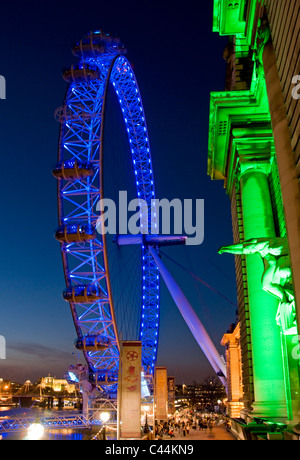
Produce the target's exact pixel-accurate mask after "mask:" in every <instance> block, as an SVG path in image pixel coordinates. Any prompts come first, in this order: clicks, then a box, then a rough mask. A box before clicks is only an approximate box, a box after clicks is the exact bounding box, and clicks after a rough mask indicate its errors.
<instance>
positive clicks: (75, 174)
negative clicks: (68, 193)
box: [52, 160, 95, 180]
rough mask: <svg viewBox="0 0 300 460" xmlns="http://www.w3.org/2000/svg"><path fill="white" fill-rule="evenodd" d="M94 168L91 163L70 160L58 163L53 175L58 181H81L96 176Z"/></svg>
mask: <svg viewBox="0 0 300 460" xmlns="http://www.w3.org/2000/svg"><path fill="white" fill-rule="evenodd" d="M94 172H95V171H94V168H93V165H92V164H91V163H88V162H84V161H79V160H68V161H63V162H60V163H58V164H57V165H56V166H55V167H54V168H53V170H52V174H53V176H54V177H56V179H65V180H80V179H85V178H86V177H89V176H92V175H93V174H94Z"/></svg>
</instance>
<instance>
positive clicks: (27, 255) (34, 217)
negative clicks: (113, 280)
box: [0, 0, 236, 383]
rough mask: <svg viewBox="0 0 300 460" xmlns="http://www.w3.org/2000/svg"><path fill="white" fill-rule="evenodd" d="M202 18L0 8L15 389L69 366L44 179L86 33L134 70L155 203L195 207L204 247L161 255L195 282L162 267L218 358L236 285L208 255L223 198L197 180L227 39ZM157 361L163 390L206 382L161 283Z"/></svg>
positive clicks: (1, 301) (185, 5) (188, 8)
mask: <svg viewBox="0 0 300 460" xmlns="http://www.w3.org/2000/svg"><path fill="white" fill-rule="evenodd" d="M196 3H197V8H196V7H195V6H196ZM212 10H213V0H210V1H208V2H195V1H185V2H182V3H178V2H177V3H176V4H175V2H174V3H173V2H170V1H169V0H164V1H151V2H150V1H141V0H138V1H137V0H127V1H126V0H123V1H119V0H115V1H113V2H108V1H101V0H97V1H94V0H90V1H89V2H76V1H73V2H71V1H70V2H66V1H60V2H58V1H52V2H48V1H43V2H37V1H31V2H20V1H19V2H14V1H12V2H5V3H3V4H2V5H1V19H0V21H1V24H0V74H1V75H3V76H4V77H5V79H6V85H7V93H6V100H0V119H1V128H0V133H1V136H0V148H1V172H2V177H1V186H2V193H1V195H2V198H1V222H2V223H1V227H0V235H1V241H2V245H1V249H2V250H1V262H2V263H1V281H0V283H1V284H0V286H1V297H0V311H1V316H0V318H1V320H0V335H2V336H4V337H5V339H6V360H0V377H2V378H8V379H14V380H17V381H20V382H23V381H25V380H26V379H30V380H32V381H34V380H35V379H37V378H38V377H41V376H45V375H48V373H50V374H51V375H55V376H56V377H57V378H61V377H63V375H64V373H65V372H66V370H67V368H68V365H69V364H74V363H76V362H77V359H78V356H77V351H76V350H75V349H74V348H73V341H74V338H75V329H74V325H73V322H72V318H71V313H70V311H69V306H68V303H66V302H65V301H64V300H63V298H62V295H61V294H62V290H63V289H64V287H65V286H64V275H63V268H62V263H61V256H60V249H59V244H58V243H57V241H56V240H55V238H54V232H55V230H56V227H57V201H56V181H55V179H54V178H53V176H52V175H51V169H52V166H53V165H54V164H55V163H56V160H57V149H58V136H59V124H58V123H57V122H56V121H55V119H54V116H53V114H54V110H55V109H56V108H57V107H58V106H61V105H62V104H63V98H64V94H65V90H66V83H65V82H64V80H63V79H62V77H61V71H62V69H63V68H64V67H66V66H69V65H71V64H72V63H74V62H75V59H74V57H73V55H72V53H71V48H72V45H73V43H74V42H75V41H77V40H80V39H81V38H82V36H83V35H84V34H85V33H86V32H89V31H91V30H98V29H102V30H103V31H105V32H112V33H115V32H116V33H118V34H119V35H120V37H121V40H122V41H123V43H124V44H125V46H126V48H127V50H128V54H127V57H128V59H129V60H130V62H131V63H132V64H133V66H134V71H135V74H136V77H137V80H138V84H139V87H140V91H141V94H142V99H143V105H144V109H145V113H146V117H147V125H148V129H149V135H150V144H151V151H152V159H153V167H154V177H155V185H156V194H157V197H158V198H168V199H170V200H171V199H173V198H181V199H184V198H186V199H187V198H192V199H196V198H202V199H204V200H205V222H204V225H205V240H204V243H203V244H202V245H200V246H188V247H176V248H173V249H168V250H165V252H166V253H167V254H168V255H169V256H170V257H172V258H173V259H176V260H177V262H178V263H180V264H181V265H182V266H184V267H185V268H187V270H189V271H190V272H192V273H193V274H194V277H192V276H191V275H190V274H188V273H187V272H186V271H184V270H182V269H181V268H180V267H179V266H176V265H175V264H174V263H172V262H171V261H170V260H169V259H164V261H165V263H166V265H167V266H168V268H169V269H170V271H171V272H172V274H173V275H174V277H175V278H176V280H177V281H178V282H179V284H180V286H181V288H182V289H183V291H184V292H185V294H186V295H187V297H188V298H189V300H190V301H191V303H192V304H193V306H194V308H195V310H196V311H197V313H198V315H199V317H200V319H201V321H202V323H203V324H204V326H205V328H206V329H207V331H208V333H209V334H210V335H211V338H212V340H213V341H214V343H215V345H216V347H217V348H218V349H219V351H220V353H224V349H223V347H222V346H221V345H220V340H221V338H222V335H223V334H224V333H225V332H226V331H227V329H228V327H229V326H230V324H231V323H233V322H234V321H235V318H236V315H235V313H236V306H235V303H236V287H235V274H234V259H233V257H232V256H230V255H222V256H219V255H218V254H217V250H218V248H219V247H220V246H222V245H224V244H230V243H231V242H232V229H231V217H230V202H229V198H228V197H227V196H226V193H225V191H224V189H223V183H222V182H214V181H211V179H210V178H209V177H208V176H207V152H208V147H207V145H208V116H209V97H210V92H211V91H220V90H223V89H224V82H225V61H224V60H223V58H222V54H223V49H224V47H225V46H226V42H227V40H226V38H224V37H219V35H218V34H215V33H212ZM196 277H197V278H198V280H199V279H200V280H202V281H204V282H205V283H207V284H208V285H209V286H210V288H209V287H207V286H205V285H204V284H203V283H201V282H199V281H197V280H196ZM226 299H228V300H226ZM80 359H81V361H82V362H83V358H80ZM157 364H158V365H160V366H166V367H167V368H168V374H169V375H174V376H175V378H176V383H182V382H185V383H192V381H193V380H195V381H201V379H203V378H205V377H206V376H208V375H213V370H212V368H211V367H210V365H209V363H208V362H207V360H206V358H205V356H204V354H203V352H202V350H201V349H200V348H199V346H198V345H197V343H196V342H195V339H194V338H193V337H192V335H191V333H190V332H189V330H188V328H187V326H186V325H185V323H184V321H183V319H182V318H181V315H180V313H179V312H178V310H177V307H176V305H175V304H174V302H173V300H172V298H171V296H170V294H169V293H168V292H167V290H166V288H165V286H164V284H163V282H162V287H161V326H160V342H159V351H158V362H157Z"/></svg>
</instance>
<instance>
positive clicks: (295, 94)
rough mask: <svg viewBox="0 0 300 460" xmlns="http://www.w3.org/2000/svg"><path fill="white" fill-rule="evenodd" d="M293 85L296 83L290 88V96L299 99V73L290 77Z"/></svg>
mask: <svg viewBox="0 0 300 460" xmlns="http://www.w3.org/2000/svg"><path fill="white" fill-rule="evenodd" d="M292 83H293V85H296V86H295V87H294V88H293V90H292V98H293V99H300V75H295V76H294V77H293V78H292Z"/></svg>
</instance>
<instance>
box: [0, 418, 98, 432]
mask: <svg viewBox="0 0 300 460" xmlns="http://www.w3.org/2000/svg"><path fill="white" fill-rule="evenodd" d="M95 422H97V423H101V422H99V421H98V420H97V421H95ZM33 423H37V418H36V417H33V418H31V417H30V418H22V417H20V418H15V419H2V420H1V419H0V433H8V432H17V431H24V430H27V429H28V428H29V426H30V425H32V424H33ZM38 423H40V424H41V425H43V427H44V428H45V429H55V428H59V429H62V428H68V429H75V428H81V429H82V428H90V427H91V426H92V425H94V424H95V423H94V420H91V419H87V418H86V417H84V416H83V415H74V416H66V417H41V418H38Z"/></svg>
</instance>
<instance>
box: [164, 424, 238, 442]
mask: <svg viewBox="0 0 300 460" xmlns="http://www.w3.org/2000/svg"><path fill="white" fill-rule="evenodd" d="M164 439H170V438H169V436H166V437H164ZM172 440H180V441H198V440H199V441H236V437H235V436H234V435H233V434H232V433H231V432H230V431H227V430H226V428H225V426H223V425H216V426H214V427H213V428H212V430H211V431H210V430H209V429H207V430H199V429H198V428H197V430H190V432H189V434H188V435H186V436H179V433H178V431H175V437H174V438H172Z"/></svg>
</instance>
